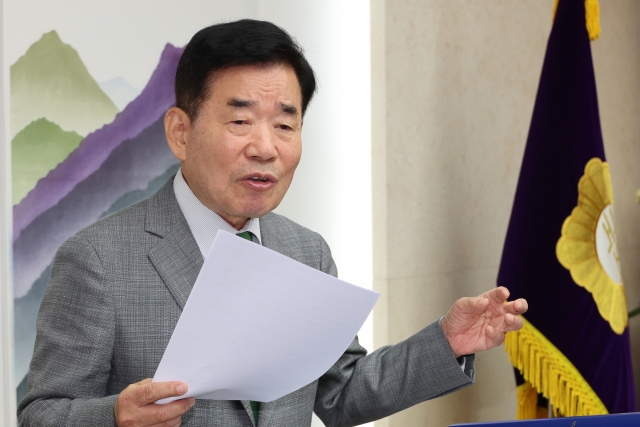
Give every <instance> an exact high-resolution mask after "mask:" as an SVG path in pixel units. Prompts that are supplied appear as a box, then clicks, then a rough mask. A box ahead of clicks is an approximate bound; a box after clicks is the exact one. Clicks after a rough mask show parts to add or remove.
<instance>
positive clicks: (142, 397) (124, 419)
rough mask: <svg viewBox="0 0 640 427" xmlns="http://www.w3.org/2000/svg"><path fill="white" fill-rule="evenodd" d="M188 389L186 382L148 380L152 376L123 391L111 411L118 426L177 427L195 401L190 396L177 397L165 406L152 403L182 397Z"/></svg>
mask: <svg viewBox="0 0 640 427" xmlns="http://www.w3.org/2000/svg"><path fill="white" fill-rule="evenodd" d="M186 392H187V385H186V384H185V383H181V382H177V381H172V382H158V383H154V382H151V378H147V379H146V380H142V381H140V382H138V383H135V384H131V385H130V386H129V387H127V388H125V389H124V390H122V393H120V396H118V399H117V400H116V404H115V406H114V407H113V412H114V414H115V417H116V426H118V427H143V426H144V427H149V426H163V427H178V426H179V425H180V424H181V423H182V414H184V413H185V412H187V411H188V410H189V409H190V408H191V407H192V406H193V405H194V404H195V403H196V400H195V399H194V398H193V397H190V398H188V399H181V400H176V401H174V402H171V403H167V404H166V405H158V404H156V403H155V402H156V401H158V400H160V399H164V398H167V397H174V396H182V395H183V394H185V393H186Z"/></svg>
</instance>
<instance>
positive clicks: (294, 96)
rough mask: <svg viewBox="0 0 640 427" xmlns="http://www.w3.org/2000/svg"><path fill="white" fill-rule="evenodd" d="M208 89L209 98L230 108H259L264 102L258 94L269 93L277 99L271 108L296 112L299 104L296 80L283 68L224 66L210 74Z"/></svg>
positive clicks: (295, 77)
mask: <svg viewBox="0 0 640 427" xmlns="http://www.w3.org/2000/svg"><path fill="white" fill-rule="evenodd" d="M284 75H286V79H285V80H283V76H284ZM263 82H264V86H262V83H263ZM283 83H284V84H283ZM208 86H209V94H210V96H212V97H217V100H218V101H220V102H222V103H224V104H225V105H227V106H229V107H232V108H250V107H254V106H258V105H259V106H262V105H261V102H264V101H263V100H262V99H261V98H262V96H261V95H262V94H263V93H269V92H271V94H274V95H276V96H277V97H278V98H279V99H277V100H276V101H273V105H274V107H276V108H278V109H281V110H283V111H285V112H287V113H290V114H296V113H298V112H299V110H300V107H301V104H302V92H301V88H300V83H299V81H298V77H297V76H296V74H295V72H294V70H293V69H292V68H291V67H289V66H287V65H279V64H276V65H243V66H233V67H228V68H225V69H223V70H220V71H218V72H216V73H214V74H213V75H211V76H210V77H209V84H208ZM276 87H278V88H279V90H278V89H275V88H276ZM282 89H284V91H283V90H282ZM263 91H264V92H263ZM287 92H288V93H287ZM283 95H284V96H283Z"/></svg>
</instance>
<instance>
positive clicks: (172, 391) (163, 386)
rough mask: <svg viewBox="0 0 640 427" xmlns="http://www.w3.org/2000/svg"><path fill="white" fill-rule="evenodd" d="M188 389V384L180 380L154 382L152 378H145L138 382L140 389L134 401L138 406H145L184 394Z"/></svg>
mask: <svg viewBox="0 0 640 427" xmlns="http://www.w3.org/2000/svg"><path fill="white" fill-rule="evenodd" d="M187 390H188V387H187V385H186V384H185V383H182V382H178V381H170V382H159V383H154V382H151V381H150V380H149V381H147V380H145V381H141V382H140V383H138V389H137V390H136V393H135V395H134V396H133V403H134V404H137V405H138V406H144V405H148V404H150V403H155V402H157V401H158V400H160V399H165V398H167V397H176V396H182V395H183V394H185V393H186V392H187Z"/></svg>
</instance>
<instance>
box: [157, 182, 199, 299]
mask: <svg viewBox="0 0 640 427" xmlns="http://www.w3.org/2000/svg"><path fill="white" fill-rule="evenodd" d="M145 230H146V231H147V232H149V233H153V234H156V235H157V236H160V237H162V239H161V240H160V241H159V242H158V243H157V244H156V246H154V247H153V249H152V250H151V251H150V252H149V259H150V260H151V263H152V264H153V266H154V267H155V269H156V271H157V272H158V274H159V275H160V277H161V278H162V280H163V281H164V283H165V285H166V286H167V288H169V291H170V292H171V294H172V295H173V298H174V299H175V300H176V302H177V303H178V305H179V306H180V309H184V305H185V304H186V302H187V299H188V298H189V294H190V293H191V289H192V288H193V284H194V283H195V281H196V278H197V277H198V273H200V269H201V268H202V264H203V262H204V259H203V258H202V254H201V252H200V249H199V248H198V244H197V243H196V241H195V239H194V237H193V234H192V233H191V229H190V228H189V224H187V220H186V219H185V218H184V215H183V214H182V211H181V210H180V205H179V204H178V201H177V200H176V198H175V194H174V192H173V179H170V180H169V181H168V182H167V183H166V184H165V185H164V187H162V189H161V190H160V191H159V192H158V193H156V195H155V196H153V197H152V198H151V199H149V203H148V205H147V216H146V220H145Z"/></svg>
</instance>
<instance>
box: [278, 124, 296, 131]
mask: <svg viewBox="0 0 640 427" xmlns="http://www.w3.org/2000/svg"><path fill="white" fill-rule="evenodd" d="M278 127H279V128H280V129H282V130H293V129H292V128H291V126H289V125H278Z"/></svg>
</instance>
